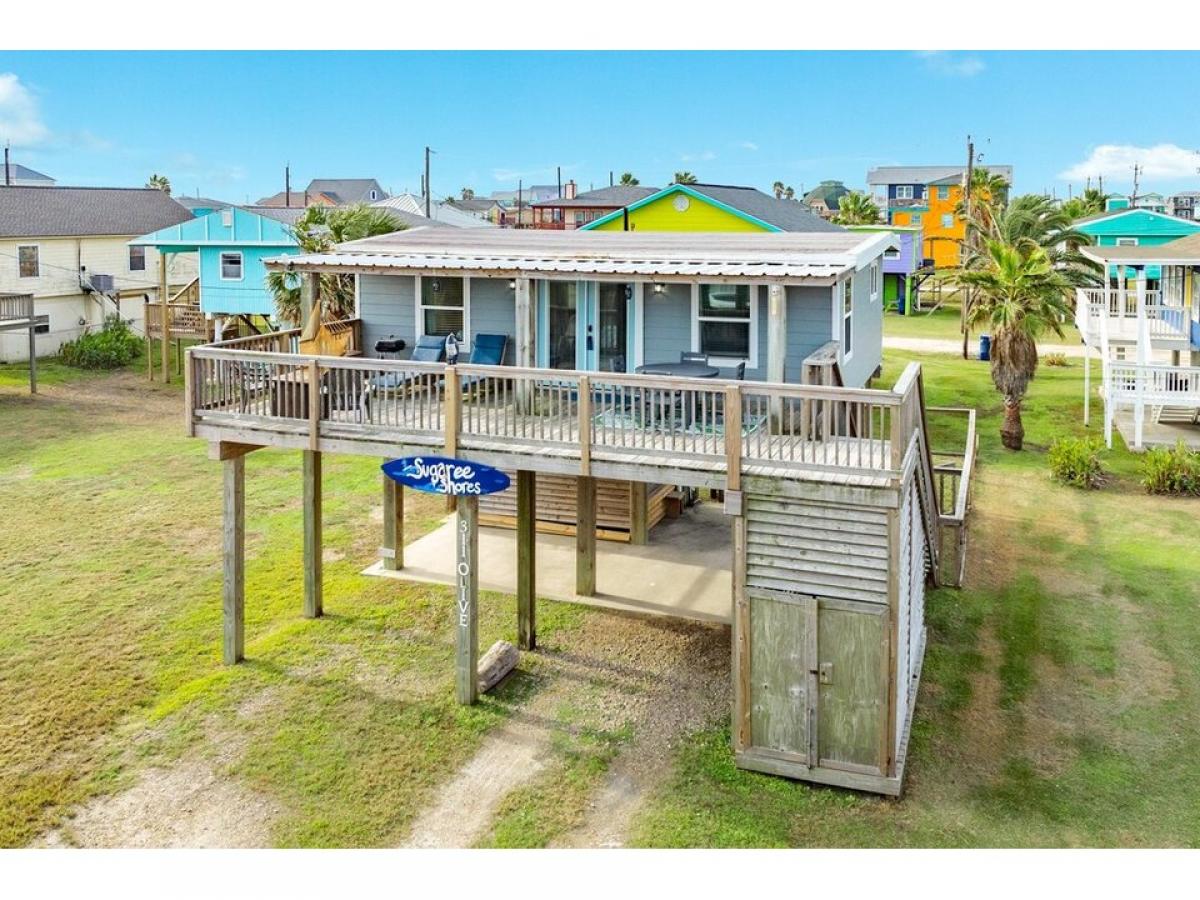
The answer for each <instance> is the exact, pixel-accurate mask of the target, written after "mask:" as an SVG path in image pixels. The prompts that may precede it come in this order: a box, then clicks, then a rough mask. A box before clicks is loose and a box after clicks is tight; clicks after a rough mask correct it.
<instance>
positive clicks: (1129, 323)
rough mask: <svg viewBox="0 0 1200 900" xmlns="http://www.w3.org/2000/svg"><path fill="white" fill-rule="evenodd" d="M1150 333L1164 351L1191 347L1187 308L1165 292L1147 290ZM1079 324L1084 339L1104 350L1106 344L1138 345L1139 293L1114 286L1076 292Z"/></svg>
mask: <svg viewBox="0 0 1200 900" xmlns="http://www.w3.org/2000/svg"><path fill="white" fill-rule="evenodd" d="M1144 293H1145V318H1146V333H1147V335H1148V337H1149V339H1150V343H1151V346H1153V347H1155V348H1157V349H1160V350H1188V349H1190V348H1191V339H1190V333H1189V332H1190V325H1189V322H1188V316H1187V309H1186V308H1185V307H1184V306H1182V305H1180V304H1177V303H1172V302H1168V301H1167V300H1165V299H1164V297H1163V295H1162V292H1161V291H1145V292H1144ZM1075 324H1076V326H1077V327H1078V328H1079V333H1080V334H1081V335H1082V336H1083V339H1084V342H1085V343H1087V344H1088V346H1090V347H1094V348H1096V349H1097V350H1100V351H1101V352H1104V350H1105V345H1106V344H1107V345H1109V346H1136V345H1137V342H1138V332H1139V328H1140V326H1139V324H1138V294H1137V292H1136V291H1119V290H1114V289H1113V288H1087V289H1084V288H1080V289H1078V290H1077V291H1076V303H1075Z"/></svg>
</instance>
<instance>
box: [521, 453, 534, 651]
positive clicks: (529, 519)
mask: <svg viewBox="0 0 1200 900" xmlns="http://www.w3.org/2000/svg"><path fill="white" fill-rule="evenodd" d="M517 644H518V645H519V646H520V648H521V649H522V650H533V649H535V648H536V647H537V473H536V472H533V471H530V470H528V469H520V470H518V471H517Z"/></svg>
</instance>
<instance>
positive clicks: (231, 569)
mask: <svg viewBox="0 0 1200 900" xmlns="http://www.w3.org/2000/svg"><path fill="white" fill-rule="evenodd" d="M224 467H225V471H224V480H225V486H224V507H225V518H224V525H223V543H224V552H223V557H224V590H223V594H222V608H223V612H224V619H225V634H224V641H223V644H222V650H223V654H222V655H223V657H224V660H225V664H226V665H233V664H234V663H236V662H240V661H241V660H242V659H243V658H244V657H245V642H246V639H245V634H246V631H245V616H246V458H245V456H235V457H233V458H232V459H227V460H225V462H224Z"/></svg>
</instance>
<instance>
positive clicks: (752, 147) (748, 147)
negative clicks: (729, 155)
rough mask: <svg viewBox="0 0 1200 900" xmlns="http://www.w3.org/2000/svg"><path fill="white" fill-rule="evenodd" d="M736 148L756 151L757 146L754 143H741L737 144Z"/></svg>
mask: <svg viewBox="0 0 1200 900" xmlns="http://www.w3.org/2000/svg"><path fill="white" fill-rule="evenodd" d="M738 146H739V147H741V148H742V149H743V150H757V149H758V144H756V143H754V141H742V142H741V143H740V144H738Z"/></svg>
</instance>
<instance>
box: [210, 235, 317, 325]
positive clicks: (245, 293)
mask: <svg viewBox="0 0 1200 900" xmlns="http://www.w3.org/2000/svg"><path fill="white" fill-rule="evenodd" d="M295 252H296V251H295V250H294V249H291V248H282V247H238V246H228V247H201V248H200V309H201V310H202V311H203V312H206V313H231V314H233V313H237V314H242V315H262V316H269V315H274V313H275V299H274V296H273V295H272V294H271V292H270V291H269V290H268V289H267V270H266V267H265V266H263V260H264V259H270V258H272V257H275V256H283V255H285V254H290V253H295ZM222 253H241V254H242V277H241V280H239V281H225V280H223V279H222V278H221V254H222Z"/></svg>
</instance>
